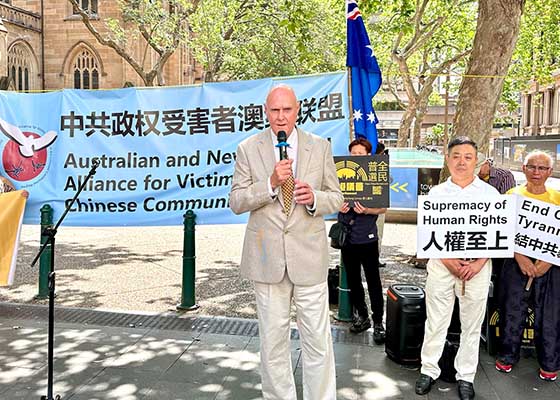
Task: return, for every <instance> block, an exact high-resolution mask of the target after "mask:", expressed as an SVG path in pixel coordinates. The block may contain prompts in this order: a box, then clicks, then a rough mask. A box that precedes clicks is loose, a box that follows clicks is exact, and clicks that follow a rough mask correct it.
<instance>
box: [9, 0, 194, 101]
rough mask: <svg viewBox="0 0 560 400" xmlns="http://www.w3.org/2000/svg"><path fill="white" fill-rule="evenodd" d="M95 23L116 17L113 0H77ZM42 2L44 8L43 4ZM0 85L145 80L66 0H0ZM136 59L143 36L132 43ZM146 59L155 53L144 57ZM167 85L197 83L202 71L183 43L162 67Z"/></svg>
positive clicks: (116, 84) (21, 87)
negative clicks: (108, 45)
mask: <svg viewBox="0 0 560 400" xmlns="http://www.w3.org/2000/svg"><path fill="white" fill-rule="evenodd" d="M80 4H81V5H82V8H84V9H87V10H89V12H90V13H91V15H92V19H93V20H94V22H93V24H94V25H95V26H96V27H97V28H98V29H99V30H102V23H103V22H102V20H103V19H105V18H108V17H112V18H120V11H119V7H118V2H117V1H115V0H80ZM41 6H42V7H41ZM0 17H1V22H0V86H1V88H2V89H10V90H18V91H36V90H42V89H44V90H56V89H62V88H76V89H99V88H103V89H111V88H121V87H123V86H131V85H133V86H143V81H142V79H140V77H139V76H138V74H137V73H136V72H135V71H134V70H133V69H132V67H130V66H129V64H128V63H127V62H126V61H125V60H124V59H123V58H122V57H121V56H119V55H118V54H117V53H116V52H115V51H114V50H113V49H111V48H109V47H106V46H103V45H101V44H99V43H98V42H97V39H96V38H95V37H94V36H93V35H92V34H91V33H90V32H89V30H88V29H87V28H86V26H85V25H84V23H83V21H82V17H81V16H80V15H79V14H78V13H77V12H76V11H75V10H74V9H73V7H72V5H71V4H70V2H69V1H68V0H43V1H41V0H0ZM131 45H132V46H134V48H133V51H134V52H135V53H136V55H138V56H137V59H141V56H142V55H143V54H144V51H145V47H146V43H145V42H144V40H143V39H138V40H135V41H134V42H131ZM146 59H147V61H146V62H147V63H155V61H156V58H155V56H154V57H149V56H148V57H146ZM163 75H164V78H165V82H166V84H167V85H187V84H192V83H196V82H198V81H199V80H200V79H199V78H200V71H199V70H198V71H197V69H196V68H195V62H194V59H193V57H192V55H191V53H190V51H189V49H188V48H187V47H186V46H180V47H179V48H178V49H177V51H176V52H175V53H174V54H173V56H172V57H171V58H170V59H169V61H168V62H167V64H166V66H165V68H164V73H163Z"/></svg>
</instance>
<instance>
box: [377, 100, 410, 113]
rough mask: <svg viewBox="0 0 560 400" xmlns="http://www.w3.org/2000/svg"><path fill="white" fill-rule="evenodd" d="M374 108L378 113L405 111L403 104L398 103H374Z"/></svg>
mask: <svg viewBox="0 0 560 400" xmlns="http://www.w3.org/2000/svg"><path fill="white" fill-rule="evenodd" d="M373 108H375V110H376V111H403V110H404V109H403V108H402V106H401V104H400V103H399V102H398V101H375V98H374V102H373Z"/></svg>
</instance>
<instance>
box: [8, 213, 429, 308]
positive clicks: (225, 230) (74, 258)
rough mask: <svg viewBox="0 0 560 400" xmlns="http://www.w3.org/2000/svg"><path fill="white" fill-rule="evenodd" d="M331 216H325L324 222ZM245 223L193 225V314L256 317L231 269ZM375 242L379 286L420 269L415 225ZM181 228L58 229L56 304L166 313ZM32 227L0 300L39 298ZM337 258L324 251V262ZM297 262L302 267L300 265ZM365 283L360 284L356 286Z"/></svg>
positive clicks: (173, 296)
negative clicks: (415, 258) (416, 259)
mask: <svg viewBox="0 0 560 400" xmlns="http://www.w3.org/2000/svg"><path fill="white" fill-rule="evenodd" d="M331 223H332V222H328V223H327V224H328V225H330V224H331ZM244 229H245V225H200V226H197V228H196V300H197V303H198V304H199V305H200V309H199V310H198V311H196V312H195V313H197V314H200V315H215V316H225V317H240V318H256V311H255V300H254V295H253V289H252V285H251V282H250V281H247V280H245V279H242V278H241V277H240V275H239V268H238V265H239V261H240V258H241V248H242V242H243V235H244ZM384 235H385V236H384V238H383V247H382V252H381V253H382V260H383V261H384V262H386V263H387V267H386V268H383V269H382V270H381V271H382V279H383V286H384V287H385V288H387V287H388V286H389V285H391V284H393V283H405V282H408V283H416V284H420V285H422V286H423V282H424V279H425V271H424V270H421V269H417V268H414V266H413V265H412V264H409V263H408V262H407V260H408V259H410V257H411V256H412V255H414V254H415V252H416V226H415V225H410V224H393V223H388V224H386V227H385V233H384ZM182 246H183V228H182V227H134V228H131V227H104V228H83V227H81V228H74V227H64V226H62V227H60V228H59V232H58V234H57V238H56V253H55V254H56V256H55V257H56V259H55V267H56V271H57V282H56V285H57V298H56V304H57V305H60V306H71V307H84V308H94V309H111V310H123V311H147V312H161V313H165V312H174V311H175V310H176V308H175V307H176V305H177V303H178V302H179V301H180V299H181V282H182ZM38 247H39V226H35V225H26V226H24V227H23V231H22V236H21V242H20V248H19V254H18V266H17V272H16V279H15V284H14V285H13V286H12V287H10V288H0V301H9V302H21V303H40V304H46V300H36V299H34V296H35V295H36V294H37V292H38V268H37V267H35V268H30V266H29V265H30V263H31V261H32V260H33V258H34V256H35V254H36V252H37V251H38ZM338 262H339V252H338V251H337V250H334V249H332V251H331V265H333V266H334V265H336V264H337V263H338ZM304 267H305V266H302V268H304ZM364 286H365V284H364ZM335 312H336V308H333V313H335Z"/></svg>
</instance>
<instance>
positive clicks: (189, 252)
mask: <svg viewBox="0 0 560 400" xmlns="http://www.w3.org/2000/svg"><path fill="white" fill-rule="evenodd" d="M183 218H184V220H183V225H184V227H185V234H184V241H183V286H182V290H181V304H178V305H177V309H178V310H180V311H193V310H196V309H198V308H199V305H198V304H196V300H195V288H194V284H195V269H196V262H195V261H196V252H195V226H196V222H195V219H196V214H195V213H194V212H193V211H192V210H188V211H187V212H186V213H185V215H184V216H183Z"/></svg>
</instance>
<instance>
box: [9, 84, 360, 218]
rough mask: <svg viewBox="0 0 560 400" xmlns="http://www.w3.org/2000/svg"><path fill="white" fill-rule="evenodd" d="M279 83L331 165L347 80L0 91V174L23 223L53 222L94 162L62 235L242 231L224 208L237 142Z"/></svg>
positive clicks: (344, 139) (261, 119)
mask: <svg viewBox="0 0 560 400" xmlns="http://www.w3.org/2000/svg"><path fill="white" fill-rule="evenodd" d="M278 83H287V84H289V85H291V86H292V87H293V88H294V90H295V92H296V94H297V96H298V99H299V100H300V102H301V110H300V116H299V120H298V126H300V127H302V128H303V129H305V130H308V131H312V132H314V133H316V134H318V135H320V136H322V137H325V138H329V139H330V140H331V142H332V145H333V153H334V154H335V155H343V154H346V153H347V150H346V149H347V146H348V141H349V127H348V100H347V95H346V94H347V76H346V74H345V73H333V74H321V75H313V76H306V77H297V78H289V79H288V78H287V79H275V80H273V79H263V80H256V81H244V82H227V83H213V84H204V85H200V86H189V87H172V88H130V89H118V90H108V91H82V90H63V91H59V92H52V93H45V94H26V93H13V92H0V161H1V162H0V173H1V174H2V175H4V176H7V177H8V178H10V179H11V180H12V181H13V182H14V184H15V185H16V187H17V188H18V189H27V190H28V191H29V192H30V196H29V200H28V203H27V208H26V212H25V219H24V223H31V224H37V223H39V222H40V208H41V206H43V205H44V204H49V205H51V207H53V208H54V218H55V221H56V219H57V218H58V217H59V216H60V215H61V214H62V212H63V211H64V209H65V204H67V203H69V202H70V200H71V199H72V198H73V197H74V194H75V193H76V190H77V189H78V187H79V186H80V183H81V182H82V181H83V179H84V178H85V177H86V176H87V174H88V171H89V170H90V168H91V166H92V164H93V162H94V160H98V161H99V163H100V165H99V167H98V168H97V173H96V174H95V175H94V176H93V178H92V179H91V180H90V181H89V182H88V184H87V186H86V187H85V189H84V191H83V192H82V193H81V195H80V196H79V198H78V200H77V201H76V203H75V204H74V205H73V207H72V208H71V210H70V212H69V214H68V216H67V218H66V220H65V224H66V225H75V226H111V225H112V226H115V225H178V224H181V223H182V220H183V218H182V216H183V214H184V213H185V211H186V210H189V209H190V210H193V211H194V212H195V213H196V215H197V223H199V224H200V223H202V224H224V223H241V222H244V221H245V219H246V217H245V216H241V217H238V216H235V215H234V214H233V213H232V212H231V211H230V210H229V206H228V193H229V189H230V185H231V180H232V175H233V166H234V162H235V151H236V148H237V145H238V144H239V142H240V141H242V140H243V139H245V138H247V137H248V136H250V135H253V134H255V133H257V132H259V131H261V130H263V129H265V128H266V127H267V126H268V123H267V121H266V116H265V113H264V106H263V105H264V102H265V97H266V94H267V93H268V91H269V89H270V88H271V87H272V86H273V85H275V84H278Z"/></svg>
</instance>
